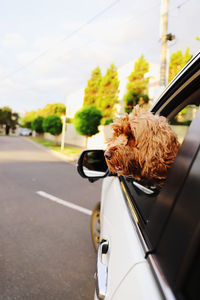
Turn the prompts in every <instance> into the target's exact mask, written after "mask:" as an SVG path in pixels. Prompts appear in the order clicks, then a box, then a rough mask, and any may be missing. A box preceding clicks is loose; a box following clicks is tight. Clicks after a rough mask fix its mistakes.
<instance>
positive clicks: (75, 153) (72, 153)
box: [30, 137, 83, 160]
mask: <svg viewBox="0 0 200 300" xmlns="http://www.w3.org/2000/svg"><path fill="white" fill-rule="evenodd" d="M30 139H31V140H32V141H34V142H37V143H38V144H41V145H43V146H45V147H47V148H49V149H51V150H54V151H57V152H60V153H62V154H64V155H65V156H66V157H67V158H69V159H71V160H74V159H76V158H78V157H79V155H80V153H81V152H82V150H83V149H81V148H78V147H77V148H76V147H71V146H65V147H64V150H63V151H61V149H60V148H61V147H60V145H59V146H56V143H55V142H51V141H46V140H42V139H39V138H36V137H31V138H30Z"/></svg>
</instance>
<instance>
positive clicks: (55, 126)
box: [42, 115, 62, 135]
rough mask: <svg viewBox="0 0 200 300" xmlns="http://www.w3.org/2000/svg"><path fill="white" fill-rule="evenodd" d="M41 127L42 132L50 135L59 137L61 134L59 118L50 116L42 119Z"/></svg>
mask: <svg viewBox="0 0 200 300" xmlns="http://www.w3.org/2000/svg"><path fill="white" fill-rule="evenodd" d="M42 127H43V130H44V132H49V133H50V134H52V135H59V134H60V133H61V132H62V121H61V118H60V117H59V116H56V115H51V116H48V117H46V118H44V120H43V123H42Z"/></svg>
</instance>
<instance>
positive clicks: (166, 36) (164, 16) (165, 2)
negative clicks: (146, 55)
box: [160, 0, 175, 88]
mask: <svg viewBox="0 0 200 300" xmlns="http://www.w3.org/2000/svg"><path fill="white" fill-rule="evenodd" d="M168 10H169V0H161V55H160V87H162V88H164V87H166V85H167V41H173V40H174V39H175V35H173V34H171V33H167V27H168Z"/></svg>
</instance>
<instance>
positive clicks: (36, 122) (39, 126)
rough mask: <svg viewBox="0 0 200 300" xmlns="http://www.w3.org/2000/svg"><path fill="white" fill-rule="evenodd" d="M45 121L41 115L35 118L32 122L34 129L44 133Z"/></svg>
mask: <svg viewBox="0 0 200 300" xmlns="http://www.w3.org/2000/svg"><path fill="white" fill-rule="evenodd" d="M43 121H44V118H43V117H41V116H38V117H37V118H35V119H34V120H33V121H32V123H31V127H32V129H33V130H35V131H36V132H37V133H44V129H43V127H42V124H43Z"/></svg>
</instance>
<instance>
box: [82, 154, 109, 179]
mask: <svg viewBox="0 0 200 300" xmlns="http://www.w3.org/2000/svg"><path fill="white" fill-rule="evenodd" d="M77 171H78V173H79V174H80V175H81V176H82V177H83V178H88V179H89V181H91V182H94V181H96V180H98V179H100V178H104V177H106V176H107V175H108V174H109V170H108V166H107V164H106V160H105V157H104V151H103V150H85V151H83V152H82V153H81V155H80V157H79V159H78V165H77Z"/></svg>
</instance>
